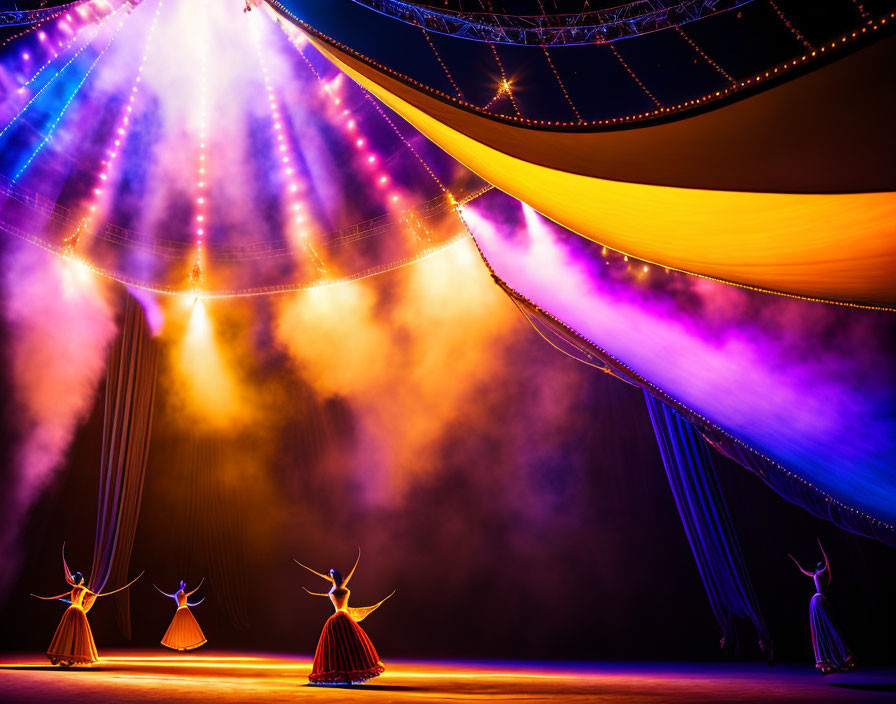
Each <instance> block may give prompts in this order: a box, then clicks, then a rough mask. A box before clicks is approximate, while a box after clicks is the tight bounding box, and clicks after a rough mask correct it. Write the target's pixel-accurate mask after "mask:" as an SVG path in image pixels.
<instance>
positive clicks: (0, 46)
mask: <svg viewBox="0 0 896 704" xmlns="http://www.w3.org/2000/svg"><path fill="white" fill-rule="evenodd" d="M92 1H93V0H81V1H80V2H73V3H68V4H67V5H62V6H60V7H58V8H56V9H55V11H54V12H51V13H50V14H49V15H47V14H43V15H42V16H41V19H40V21H38V22H37V23H35V24H29V25H28V26H27V28H26V29H23V30H22V31H21V32H17V33H16V34H12V35H10V36H8V37H6V38H5V39H4V40H3V41H2V42H0V49H3V48H4V47H5V46H7V45H8V44H11V43H12V42H14V41H15V40H16V39H21V38H22V37H24V36H25V35H26V34H30V33H31V32H37V31H39V30H40V28H41V27H43V26H44V25H45V24H46V23H47V22H52V21H53V20H55V19H56V18H57V17H59V16H60V15H62V14H64V13H67V12H70V11H71V10H72V9H74V8H80V6H81V5H86V4H88V3H90V2H92ZM45 4H46V3H45V2H43V3H41V7H43V6H44V5H45Z"/></svg>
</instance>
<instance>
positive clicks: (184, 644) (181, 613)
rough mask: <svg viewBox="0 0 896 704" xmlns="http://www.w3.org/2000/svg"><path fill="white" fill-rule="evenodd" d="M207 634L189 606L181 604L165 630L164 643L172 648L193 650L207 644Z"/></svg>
mask: <svg viewBox="0 0 896 704" xmlns="http://www.w3.org/2000/svg"><path fill="white" fill-rule="evenodd" d="M205 642H206V640H205V634H204V633H203V632H202V629H201V628H200V627H199V624H198V623H197V622H196V618H195V617H194V616H193V614H192V613H190V609H189V607H187V606H181V607H179V608H178V609H177V611H175V612H174V618H173V619H172V620H171V625H170V626H168V630H167V631H165V637H164V638H162V645H164V646H165V647H166V648H171V649H172V650H193V648H198V647H199V646H200V645H203V644H205Z"/></svg>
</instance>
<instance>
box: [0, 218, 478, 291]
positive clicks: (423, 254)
mask: <svg viewBox="0 0 896 704" xmlns="http://www.w3.org/2000/svg"><path fill="white" fill-rule="evenodd" d="M0 231H2V232H5V233H6V234H9V235H12V236H14V237H17V238H19V239H21V240H23V241H25V242H28V243H30V244H32V245H35V246H37V247H40V248H41V249H43V250H45V251H47V252H49V253H51V254H54V255H56V256H58V257H60V258H63V259H68V260H69V261H70V262H71V263H72V264H73V265H75V266H80V267H82V268H84V269H85V270H87V271H90V272H92V273H94V274H97V275H98V276H101V277H103V278H105V279H109V280H111V281H116V282H118V283H120V284H124V285H125V286H130V287H132V288H137V289H140V290H143V291H151V292H153V293H158V294H163V295H166V296H181V297H188V298H195V297H197V296H201V297H202V298H249V297H258V296H268V295H273V294H280V293H298V292H301V291H310V290H313V289H319V288H331V287H333V286H343V285H345V284H349V283H352V282H354V281H360V280H362V279H368V278H371V277H373V276H378V275H380V274H384V273H386V272H389V271H395V270H396V269H402V268H404V267H408V266H411V265H413V264H416V263H417V262H420V261H423V260H424V259H429V258H430V257H433V256H435V255H437V254H440V253H441V252H444V251H446V250H447V249H450V248H451V247H453V246H455V245H457V244H459V243H460V242H463V241H464V240H466V239H468V238H469V236H470V235H469V233H468V232H467V231H463V232H460V233H458V234H456V235H454V236H453V237H451V238H449V239H447V240H445V241H443V242H440V243H439V244H437V245H433V246H432V247H428V248H426V249H423V250H421V251H419V252H417V253H415V254H413V255H411V256H408V257H403V258H401V259H396V260H393V261H390V262H387V263H384V264H378V265H376V266H372V267H369V268H367V269H364V270H362V271H357V272H355V273H353V274H349V275H347V276H342V277H338V278H317V279H314V280H312V281H308V282H294V283H287V284H279V285H273V286H256V287H246V288H237V289H217V290H215V289H212V290H203V289H196V288H195V287H192V286H191V287H190V288H186V289H183V288H175V287H174V286H167V285H164V284H154V283H151V282H147V281H143V280H141V279H137V278H135V277H131V276H127V275H126V274H122V273H120V272H116V271H112V270H111V269H107V268H105V267H101V266H99V265H97V264H94V263H93V262H91V261H89V260H88V259H86V258H84V257H82V256H79V255H77V254H69V253H67V252H66V251H65V246H64V244H63V245H62V246H60V245H57V244H53V243H51V242H49V241H47V240H45V239H43V238H40V237H37V236H35V235H33V234H29V233H26V232H25V231H24V230H22V229H20V228H17V227H15V226H14V225H10V224H9V223H6V222H4V221H2V220H0Z"/></svg>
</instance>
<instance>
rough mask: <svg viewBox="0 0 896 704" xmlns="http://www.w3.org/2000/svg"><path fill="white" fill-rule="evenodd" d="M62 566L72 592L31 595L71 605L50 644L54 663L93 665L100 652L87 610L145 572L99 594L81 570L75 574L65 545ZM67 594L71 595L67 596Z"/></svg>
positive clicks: (122, 588)
mask: <svg viewBox="0 0 896 704" xmlns="http://www.w3.org/2000/svg"><path fill="white" fill-rule="evenodd" d="M62 566H63V569H64V570H65V581H66V582H68V584H69V585H70V586H71V588H72V590H71V592H63V593H62V594H57V595H56V596H37V594H32V595H31V596H34V597H37V598H38V599H44V600H47V601H50V600H56V599H58V600H59V601H64V602H65V603H67V604H69V607H68V608H67V609H66V610H65V613H64V614H63V615H62V620H61V621H60V622H59V626H57V628H56V633H55V634H54V635H53V640H52V641H51V642H50V647H49V648H47V657H48V658H49V660H50V662H51V663H52V664H53V665H62V666H63V667H70V666H72V665H92V664H93V663H95V662H96V661H97V660H99V655H98V654H97V652H96V643H94V642H93V633H91V632H90V623H88V621H87V612H88V611H90V609H91V607H93V603H94V602H95V601H96V600H97V597H101V596H109V595H110V594H115V593H117V592H120V591H122V590H124V589H127V588H128V587H130V586H131V585H132V584H133V583H134V582H136V581H137V579H140V577H142V576H143V573H142V572H141V573H140V575H139V576H138V577H137V579H134V580H133V581H132V582H129V583H128V584H126V585H125V586H123V587H121V589H115V590H114V591H111V592H104V593H101V594H97V593H95V592H92V591H90V590H89V589H88V588H87V587H86V586H84V576H83V575H82V574H81V573H80V572H75V573H74V574H72V572H71V570H69V568H68V564H67V563H66V561H65V545H63V546H62ZM65 597H68V599H66V598H65Z"/></svg>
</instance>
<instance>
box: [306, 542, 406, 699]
mask: <svg viewBox="0 0 896 704" xmlns="http://www.w3.org/2000/svg"><path fill="white" fill-rule="evenodd" d="M360 559H361V550H360V549H358V559H357V560H355V566H354V567H352V571H351V572H349V573H348V577H346V578H345V579H343V578H342V575H341V574H340V573H339V571H338V570H330V573H329V575H325V574H321V573H320V572H317V571H315V570H313V569H311V568H310V567H305V565H302V563H301V562H299V561H298V560H296V564H298V565H301V566H302V567H305V569H306V570H308V571H309V572H312V573H313V574H316V575H317V576H318V577H321V578H322V579H326V580H327V581H328V582H330V583H332V585H333V586H332V587H330V591H328V592H327V593H325V594H319V593H317V592H310V591H308V590H307V589H305V588H304V587H302V588H303V589H305V591H306V592H308V593H309V594H311V595H312V596H325V597H329V599H330V601H332V602H333V608H335V609H336V613H335V614H333V615H332V616H330V618H329V619H327V622H326V623H325V624H324V630H323V632H322V633H321V634H320V640H319V641H318V642H317V650H316V651H315V652H314V665H313V666H312V668H311V675H310V676H309V677H308V679H309V680H310V682H311V684H322V685H346V684H349V685H351V684H361V683H362V682H366V681H367V680H369V679H370V678H372V677H376V676H377V675H380V674H382V672H383V671H384V670H385V669H386V668H385V667H383V663H381V662H380V658H379V655H377V654H376V648H374V647H373V643H371V642H370V638H368V637H367V634H366V633H365V632H364V631H363V630H362V629H361V627H360V626H359V625H358V623H360V622H361V621H363V620H364V619H365V618H367V617H368V616H369V615H370V614H371V613H373V612H374V611H375V610H376V609H378V608H379V607H380V605H381V604H382V603H383V601H386V599H388V598H389V596H392V594H394V593H395V592H394V591H393V592H392V594H390V595H389V596H387V597H386V599H383V601H381V602H379V603H377V604H374V605H373V606H365V607H363V608H358V609H353V608H350V607H349V605H348V598H349V595H350V594H351V591H350V590H349V589H348V583H349V580H350V579H351V578H352V575H353V574H354V573H355V568H356V567H357V566H358V560H360Z"/></svg>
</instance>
